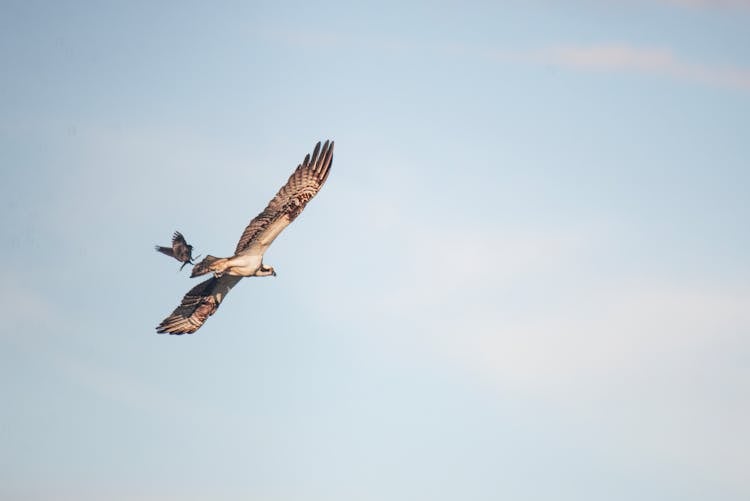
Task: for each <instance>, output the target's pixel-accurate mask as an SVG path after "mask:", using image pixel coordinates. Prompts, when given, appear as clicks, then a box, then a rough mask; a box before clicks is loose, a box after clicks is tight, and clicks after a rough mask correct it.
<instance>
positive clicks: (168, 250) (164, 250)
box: [154, 245, 174, 257]
mask: <svg viewBox="0 0 750 501" xmlns="http://www.w3.org/2000/svg"><path fill="white" fill-rule="evenodd" d="M154 248H155V249H156V250H157V251H158V252H161V253H162V254H166V255H167V256H169V257H174V252H172V248H171V247H162V246H161V245H154Z"/></svg>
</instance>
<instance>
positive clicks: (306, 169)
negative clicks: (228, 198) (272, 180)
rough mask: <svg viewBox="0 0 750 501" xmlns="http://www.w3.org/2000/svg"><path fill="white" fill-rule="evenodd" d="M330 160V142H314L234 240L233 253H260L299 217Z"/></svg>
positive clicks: (331, 147) (325, 171)
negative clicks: (313, 145)
mask: <svg viewBox="0 0 750 501" xmlns="http://www.w3.org/2000/svg"><path fill="white" fill-rule="evenodd" d="M332 161H333V141H330V143H329V142H328V141H326V142H325V144H323V147H322V148H321V147H320V143H318V144H316V145H315V149H314V150H313V153H312V157H310V155H309V154H308V155H307V156H306V157H305V160H304V161H303V162H302V163H301V164H300V165H298V166H297V169H296V170H295V171H294V172H293V173H292V175H291V176H290V177H289V180H288V181H287V183H286V184H285V185H284V186H282V187H281V189H280V190H279V192H278V193H276V196H275V197H273V199H272V200H271V201H270V202H269V203H268V206H267V207H266V208H265V209H264V210H263V212H261V213H260V214H258V215H257V216H256V217H255V219H253V220H252V221H250V224H249V225H247V228H245V231H244V232H243V233H242V237H241V238H240V241H239V242H238V243H237V249H236V250H235V251H234V253H235V255H237V254H253V255H262V254H263V253H264V252H265V251H266V249H267V248H268V246H269V245H271V243H272V242H273V241H274V239H275V238H276V237H277V236H278V235H279V233H281V231H282V230H283V229H284V228H286V227H287V226H289V223H291V222H292V221H294V219H295V218H296V217H297V216H299V214H300V212H302V209H304V208H305V206H306V205H307V202H309V201H310V200H311V199H312V198H313V197H314V196H315V195H316V194H317V193H318V191H320V188H321V187H322V186H323V183H325V182H326V179H327V178H328V173H329V172H330V168H331V163H332Z"/></svg>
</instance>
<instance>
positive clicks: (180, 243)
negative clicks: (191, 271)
mask: <svg viewBox="0 0 750 501" xmlns="http://www.w3.org/2000/svg"><path fill="white" fill-rule="evenodd" d="M172 250H173V251H174V257H176V258H177V259H179V260H180V261H182V262H183V263H185V262H187V261H190V259H191V257H190V255H191V254H192V248H191V247H190V246H189V245H188V243H187V241H185V237H183V236H182V233H180V232H179V231H175V232H174V236H173V237H172Z"/></svg>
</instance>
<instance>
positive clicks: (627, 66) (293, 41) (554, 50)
mask: <svg viewBox="0 0 750 501" xmlns="http://www.w3.org/2000/svg"><path fill="white" fill-rule="evenodd" d="M670 3H675V4H683V5H685V6H696V7H750V1H739V0H737V1H726V2H710V1H699V0H675V1H672V2H670ZM266 36H267V37H269V38H272V39H274V40H276V41H282V42H283V43H287V44H290V45H299V46H306V47H309V46H318V47H325V48H331V47H339V46H346V47H353V46H354V47H361V48H362V49H364V50H375V51H399V52H404V51H407V52H427V53H437V54H439V55H441V56H443V57H450V58H456V57H472V58H480V59H486V60H490V61H494V62H500V63H522V64H534V65H547V66H557V67H561V68H566V69H570V70H577V71H588V72H593V71H599V72H610V73H639V74H644V75H657V76H662V77H670V78H674V79H677V80H681V81H688V82H695V83H699V84H703V85H709V86H713V87H723V88H733V89H740V90H743V91H750V67H746V66H741V65H737V64H729V63H728V64H715V63H705V62H699V61H693V60H691V59H690V58H689V57H687V56H684V55H680V54H678V53H677V52H676V51H674V50H673V49H671V48H664V47H650V46H638V45H636V44H632V43H601V44H594V45H573V44H565V43H560V44H556V45H550V46H546V47H542V48H540V49H535V50H533V49H498V48H487V47H478V46H471V45H466V44H462V43H452V42H446V43H443V44H439V45H426V44H421V43H418V42H416V41H413V40H408V39H397V38H392V37H391V38H386V37H365V36H360V35H356V34H343V33H339V34H332V33H325V34H323V33H316V32H293V33H292V32H283V31H281V32H279V31H276V32H269V33H266Z"/></svg>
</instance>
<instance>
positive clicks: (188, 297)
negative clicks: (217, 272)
mask: <svg viewBox="0 0 750 501" xmlns="http://www.w3.org/2000/svg"><path fill="white" fill-rule="evenodd" d="M241 279H242V277H235V276H232V275H223V276H221V277H220V278H216V277H211V278H209V279H208V280H206V281H204V282H201V283H199V284H198V285H196V286H195V287H193V288H192V289H190V291H189V292H188V293H187V294H185V297H183V298H182V302H181V303H180V306H178V307H177V308H176V309H175V310H174V311H173V312H172V314H171V315H169V316H168V317H167V318H165V319H164V320H162V322H161V323H160V324H159V325H158V326H157V327H156V332H158V333H159V334H164V333H169V334H192V333H193V332H195V331H197V330H198V329H200V328H201V326H202V325H203V324H204V322H205V321H206V319H207V318H208V317H210V316H211V315H213V314H214V313H215V312H216V310H217V309H218V308H219V304H221V302H222V301H223V300H224V297H225V296H226V295H227V294H228V293H229V291H230V290H231V289H232V287H234V286H235V285H237V282H239V281H240V280H241Z"/></svg>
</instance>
